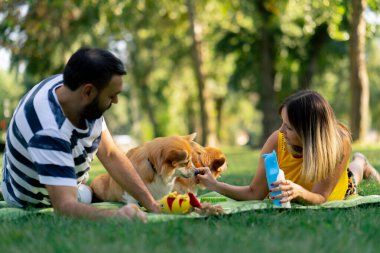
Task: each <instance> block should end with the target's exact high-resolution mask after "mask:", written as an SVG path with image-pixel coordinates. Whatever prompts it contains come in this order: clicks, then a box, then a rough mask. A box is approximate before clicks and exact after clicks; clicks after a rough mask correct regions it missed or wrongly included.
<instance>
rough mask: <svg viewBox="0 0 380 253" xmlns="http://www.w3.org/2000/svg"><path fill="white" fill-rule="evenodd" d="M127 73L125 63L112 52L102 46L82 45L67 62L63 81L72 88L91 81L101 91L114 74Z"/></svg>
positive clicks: (74, 88)
mask: <svg viewBox="0 0 380 253" xmlns="http://www.w3.org/2000/svg"><path fill="white" fill-rule="evenodd" d="M126 73H127V72H126V71H125V68H124V65H123V63H122V62H121V61H120V60H119V59H118V58H117V57H116V56H114V55H113V54H112V53H111V52H109V51H107V50H104V49H100V48H90V47H82V48H80V49H79V50H78V51H76V52H75V53H74V54H73V55H72V56H71V57H70V59H69V61H68V62H67V64H66V66H65V69H64V71H63V82H64V84H65V85H66V86H68V87H69V88H70V89H71V90H76V89H77V88H78V87H80V86H81V85H82V84H85V83H91V84H92V85H94V86H95V87H96V88H97V89H98V90H99V91H101V90H102V89H103V88H104V87H105V86H106V85H107V84H108V83H109V82H110V81H111V79H112V76H113V75H125V74H126Z"/></svg>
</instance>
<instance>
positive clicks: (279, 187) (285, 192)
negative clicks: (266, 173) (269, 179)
mask: <svg viewBox="0 0 380 253" xmlns="http://www.w3.org/2000/svg"><path fill="white" fill-rule="evenodd" d="M271 185H272V186H274V188H272V189H270V190H269V192H277V191H281V194H278V195H277V196H274V197H271V198H272V199H279V198H282V199H281V200H280V203H281V204H282V203H286V202H290V201H291V200H292V199H295V198H298V197H301V196H302V192H303V189H304V188H303V187H302V186H300V185H298V184H296V183H293V182H292V181H291V180H278V181H276V182H274V183H272V184H271Z"/></svg>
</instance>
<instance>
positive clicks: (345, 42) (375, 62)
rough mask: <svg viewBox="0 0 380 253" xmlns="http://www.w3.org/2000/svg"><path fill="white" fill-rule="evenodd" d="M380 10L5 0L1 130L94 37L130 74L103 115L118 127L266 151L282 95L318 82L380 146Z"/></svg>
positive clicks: (232, 2) (212, 0) (357, 135)
mask: <svg viewBox="0 0 380 253" xmlns="http://www.w3.org/2000/svg"><path fill="white" fill-rule="evenodd" d="M379 13H380V1H379V0H367V1H365V0H353V1H345V0H330V1H329V0H322V1H310V0H281V1H280V0H257V1H249V0H203V1H196V0H159V1H157V0H124V1H116V0H110V1H101V0H55V1H47V0H40V1H36V0H29V1H17V0H16V1H7V0H0V122H1V128H2V129H3V130H2V134H4V130H5V128H6V125H7V124H8V122H9V119H10V117H11V113H12V112H13V110H14V109H15V106H16V105H17V103H18V101H19V99H20V97H21V96H22V95H23V94H24V93H25V92H26V91H27V90H28V89H30V88H31V87H32V86H33V85H35V84H36V83H38V82H39V81H41V80H42V79H43V78H46V77H48V76H50V75H53V74H56V73H61V72H62V70H63V66H64V64H65V63H66V61H67V60H68V58H69V56H70V55H71V54H72V53H73V52H74V51H76V50H77V49H78V48H79V47H81V46H84V45H89V46H94V47H102V48H107V49H109V50H111V51H112V52H113V53H115V54H116V55H117V56H118V57H120V59H122V61H123V62H124V63H125V65H126V67H127V70H128V75H127V76H126V77H125V79H124V83H125V89H124V92H123V93H122V96H121V98H120V99H119V104H118V105H116V106H113V107H112V108H111V109H110V110H109V111H108V112H107V113H106V115H105V116H106V118H107V122H108V126H109V128H110V130H111V132H112V133H113V134H114V135H130V136H132V137H133V139H134V140H135V141H137V142H140V141H145V140H149V139H151V138H154V137H157V136H165V135H174V134H189V133H192V132H197V133H198V139H197V140H198V141H199V142H201V143H202V144H208V145H249V146H252V147H257V146H260V145H261V144H262V142H263V140H264V139H265V138H266V137H267V136H268V134H270V133H271V132H272V131H273V130H274V129H276V128H278V127H279V124H280V120H279V117H278V114H277V108H278V105H279V104H280V103H281V101H282V100H283V99H284V98H285V97H286V96H288V95H289V94H291V93H293V92H295V91H296V90H299V89H304V88H310V89H314V90H317V91H319V92H321V93H322V94H323V95H324V96H325V97H326V98H327V99H328V101H329V102H330V103H331V104H332V106H333V108H334V110H335V112H336V114H337V117H338V119H339V120H341V121H342V122H344V123H345V124H347V125H348V126H350V127H351V129H352V131H353V136H354V139H355V140H357V141H359V142H366V141H372V142H376V141H377V140H378V138H379V137H378V131H379V129H380V103H378V101H377V99H378V97H379V94H380V55H379V53H378V52H379V50H380V34H379V29H378V28H379V24H380V16H379V15H380V14H379ZM127 142H128V140H127Z"/></svg>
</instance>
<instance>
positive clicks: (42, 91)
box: [3, 74, 106, 207]
mask: <svg viewBox="0 0 380 253" xmlns="http://www.w3.org/2000/svg"><path fill="white" fill-rule="evenodd" d="M61 85H63V76H62V75H61V74H60V75H55V76H52V77H49V78H47V79H45V80H43V81H42V82H40V83H39V84H37V85H36V86H35V87H33V89H32V90H31V91H29V92H28V93H27V94H26V95H25V96H24V97H23V98H22V100H21V101H20V104H19V105H18V107H17V109H16V111H15V112H14V115H13V118H12V120H11V122H10V125H9V128H8V133H7V139H6V150H5V153H4V160H3V183H5V186H6V190H7V191H8V193H9V197H11V198H12V199H13V200H14V201H15V202H17V203H18V204H19V206H20V207H27V206H34V207H41V206H50V205H51V203H50V199H49V196H48V192H47V190H46V188H45V187H44V185H56V186H76V185H77V183H78V182H80V181H81V180H82V179H83V177H84V174H85V173H86V172H87V171H88V170H89V169H90V162H91V161H92V160H93V157H94V155H95V153H96V152H97V149H98V146H99V142H100V136H101V132H102V129H103V128H105V127H106V125H105V123H104V118H103V117H101V118H99V119H97V120H93V121H87V122H86V123H87V129H85V130H83V129H78V128H76V127H75V126H73V125H72V124H71V122H70V121H69V120H68V119H67V118H66V117H65V115H64V113H63V111H62V109H61V106H60V104H59V102H58V99H57V96H56V93H55V90H56V88H57V87H59V86H61Z"/></svg>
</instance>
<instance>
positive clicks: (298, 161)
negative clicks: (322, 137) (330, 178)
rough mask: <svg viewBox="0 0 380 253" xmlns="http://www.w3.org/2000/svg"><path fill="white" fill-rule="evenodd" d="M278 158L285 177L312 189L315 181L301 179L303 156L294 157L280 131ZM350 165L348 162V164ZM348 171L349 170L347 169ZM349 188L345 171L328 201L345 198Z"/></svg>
mask: <svg viewBox="0 0 380 253" xmlns="http://www.w3.org/2000/svg"><path fill="white" fill-rule="evenodd" d="M277 160H278V165H279V166H280V168H281V169H282V170H283V171H284V174H285V178H286V179H289V180H291V181H293V182H294V183H296V184H299V185H301V186H302V187H304V188H305V189H307V190H309V191H311V190H312V188H313V183H306V182H304V181H302V180H301V179H300V177H301V166H302V161H303V158H302V157H300V158H298V157H294V156H293V155H292V154H291V153H290V152H289V151H288V149H287V147H286V140H285V137H284V135H283V133H281V132H279V133H278V145H277ZM347 165H348V164H347ZM345 171H347V170H345ZM347 189H348V174H347V173H346V172H343V173H342V175H341V176H340V179H339V181H338V183H337V184H336V186H335V188H334V190H333V191H332V192H331V194H330V196H329V197H328V199H327V201H332V200H343V199H344V198H345V195H346V191H347Z"/></svg>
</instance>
